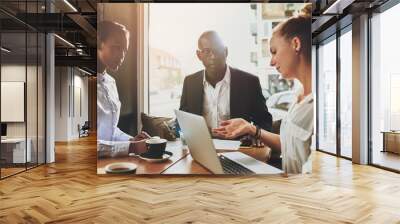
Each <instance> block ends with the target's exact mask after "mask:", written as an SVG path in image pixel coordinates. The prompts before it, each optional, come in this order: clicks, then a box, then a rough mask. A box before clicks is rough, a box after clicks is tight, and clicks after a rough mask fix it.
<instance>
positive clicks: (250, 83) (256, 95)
mask: <svg viewBox="0 0 400 224" xmlns="http://www.w3.org/2000/svg"><path fill="white" fill-rule="evenodd" d="M229 69H230V71H231V87H230V94H231V95H230V101H231V102H230V115H231V118H243V119H245V120H247V121H249V122H251V121H253V122H254V124H256V125H258V126H259V127H260V128H262V129H264V130H267V131H270V130H271V127H272V116H271V114H270V113H269V112H268V108H267V106H266V104H265V98H264V96H263V94H262V91H261V85H260V80H259V79H258V77H257V76H254V75H251V74H249V73H247V72H244V71H241V70H239V69H235V68H232V67H229ZM203 74H204V70H201V71H199V72H196V73H194V74H191V75H189V76H186V78H185V80H184V83H183V90H182V97H181V105H180V108H179V109H180V110H183V111H186V112H189V113H194V114H198V115H203V96H204V87H203Z"/></svg>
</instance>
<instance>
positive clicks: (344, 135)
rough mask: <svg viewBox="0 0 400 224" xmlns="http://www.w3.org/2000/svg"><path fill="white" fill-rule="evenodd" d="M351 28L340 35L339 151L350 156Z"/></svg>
mask: <svg viewBox="0 0 400 224" xmlns="http://www.w3.org/2000/svg"><path fill="white" fill-rule="evenodd" d="M351 37H352V35H351V30H350V31H349V32H347V33H345V34H343V35H342V36H341V37H340V128H341V129H340V135H341V136H340V144H341V146H340V153H341V155H343V156H346V157H349V158H351V157H352V150H351V141H352V125H351V124H352V96H353V95H352V66H351V65H352V50H351V48H352V44H351V41H352V39H351Z"/></svg>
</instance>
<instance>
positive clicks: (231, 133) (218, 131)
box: [212, 118, 255, 139]
mask: <svg viewBox="0 0 400 224" xmlns="http://www.w3.org/2000/svg"><path fill="white" fill-rule="evenodd" d="M212 133H213V135H214V136H217V137H221V138H225V139H234V138H237V137H239V136H242V135H246V134H251V135H254V134H255V127H254V126H253V125H252V124H250V123H249V122H247V121H246V120H244V119H242V118H235V119H230V120H227V121H223V122H221V124H220V126H219V127H218V128H214V129H213V130H212Z"/></svg>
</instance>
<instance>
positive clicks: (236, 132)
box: [212, 118, 281, 150]
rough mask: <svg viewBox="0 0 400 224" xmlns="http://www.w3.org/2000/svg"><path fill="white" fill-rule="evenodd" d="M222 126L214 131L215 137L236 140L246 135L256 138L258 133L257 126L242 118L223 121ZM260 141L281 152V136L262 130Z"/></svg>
mask: <svg viewBox="0 0 400 224" xmlns="http://www.w3.org/2000/svg"><path fill="white" fill-rule="evenodd" d="M220 125H221V126H220V127H218V128H214V129H213V130H212V131H213V133H214V134H215V135H217V136H221V137H223V138H226V139H234V138H237V137H238V136H242V135H246V134H250V135H252V136H255V135H256V132H257V128H256V126H255V125H253V124H250V123H249V122H247V121H246V120H244V119H242V118H235V119H231V120H227V121H223V122H221V124H220ZM260 139H261V141H262V142H263V143H264V144H265V145H267V146H269V147H271V148H272V149H274V150H281V140H280V136H279V135H277V134H274V133H271V132H268V131H266V130H262V129H261V135H260Z"/></svg>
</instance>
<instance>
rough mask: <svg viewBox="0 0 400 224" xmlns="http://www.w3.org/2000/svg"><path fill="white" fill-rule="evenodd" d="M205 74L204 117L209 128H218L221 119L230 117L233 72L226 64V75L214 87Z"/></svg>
mask: <svg viewBox="0 0 400 224" xmlns="http://www.w3.org/2000/svg"><path fill="white" fill-rule="evenodd" d="M203 74H204V76H203V87H204V96H203V117H204V118H205V120H206V122H207V126H208V128H210V129H212V128H216V127H218V126H219V124H220V122H221V121H224V120H228V119H230V94H231V93H230V90H231V72H230V69H229V66H226V71H225V76H224V78H223V79H222V80H221V81H219V82H218V83H217V84H216V85H215V87H213V86H212V85H211V84H210V83H208V82H207V80H206V73H205V70H204V73H203Z"/></svg>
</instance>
